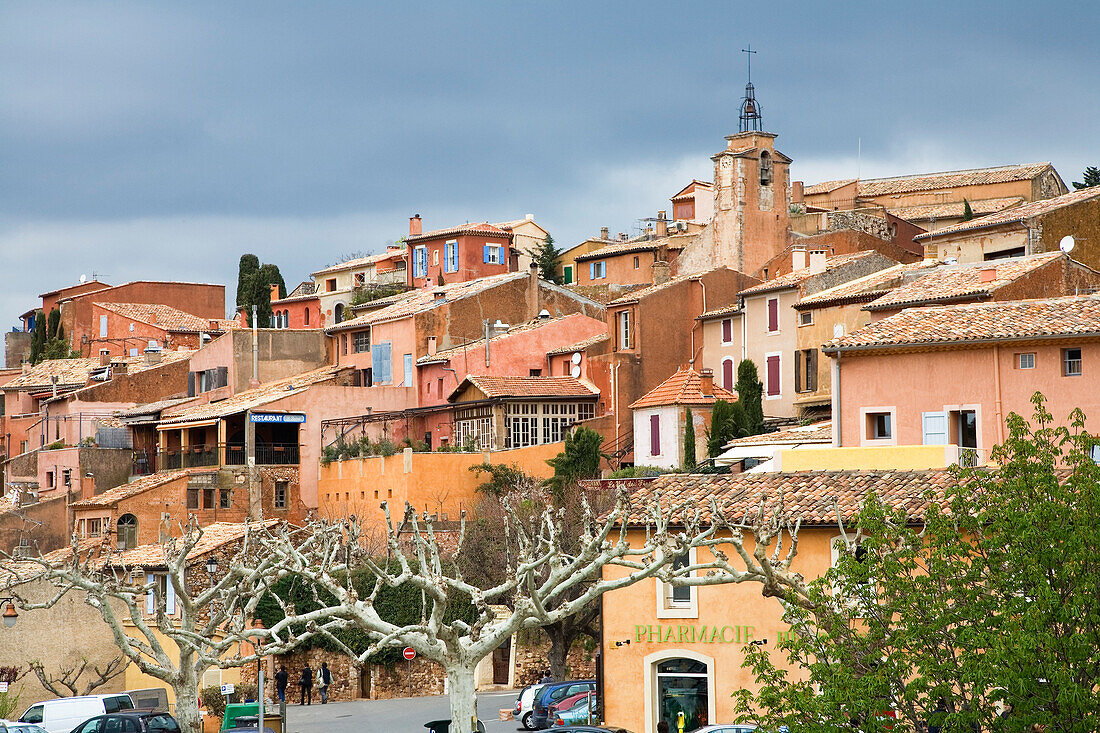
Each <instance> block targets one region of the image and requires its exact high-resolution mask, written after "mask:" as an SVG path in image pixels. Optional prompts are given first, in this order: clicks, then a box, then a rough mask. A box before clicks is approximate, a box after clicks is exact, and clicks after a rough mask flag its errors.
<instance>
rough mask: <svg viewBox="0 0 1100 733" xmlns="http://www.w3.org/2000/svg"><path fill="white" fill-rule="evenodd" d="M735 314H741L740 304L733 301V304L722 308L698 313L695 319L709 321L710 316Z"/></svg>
mask: <svg viewBox="0 0 1100 733" xmlns="http://www.w3.org/2000/svg"><path fill="white" fill-rule="evenodd" d="M735 315H741V306H740V305H738V304H737V303H734V304H733V305H727V306H725V307H724V308H714V309H712V310H709V311H706V312H705V313H700V314H699V316H698V317H697V318H696V319H695V320H697V321H709V320H710V319H712V318H722V317H723V316H735Z"/></svg>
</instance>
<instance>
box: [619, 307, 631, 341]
mask: <svg viewBox="0 0 1100 733" xmlns="http://www.w3.org/2000/svg"><path fill="white" fill-rule="evenodd" d="M617 320H618V322H619V350H620V351H625V350H627V349H630V348H632V347H633V343H632V341H631V338H630V337H631V335H632V334H631V333H630V311H629V310H625V311H621V312H620V313H619V315H618V319H617Z"/></svg>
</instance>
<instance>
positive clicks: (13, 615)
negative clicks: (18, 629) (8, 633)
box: [0, 598, 19, 629]
mask: <svg viewBox="0 0 1100 733" xmlns="http://www.w3.org/2000/svg"><path fill="white" fill-rule="evenodd" d="M0 603H6V604H7V605H6V606H5V607H4V614H3V615H4V626H5V627H6V628H9V629H10V628H11V627H12V626H15V622H16V621H17V620H18V619H19V612H18V611H16V610H15V604H14V603H12V599H11V598H0Z"/></svg>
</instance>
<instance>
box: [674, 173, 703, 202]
mask: <svg viewBox="0 0 1100 733" xmlns="http://www.w3.org/2000/svg"><path fill="white" fill-rule="evenodd" d="M693 187H703V188H708V189H713V188H714V184H713V183H711V182H710V181H700V180H699V179H698V178H693V179H692V181H691V183H689V184H688V185H686V186H684V187H683V188H681V189H680V190H679V191H677V192H676V193H674V194H672V195H671V196H670V197H669V199H668V200H669V201H675V200H676V199H680V198H687V197H688V195H687V194H688V190H689V189H691V188H693ZM692 193H694V191H693V192H692Z"/></svg>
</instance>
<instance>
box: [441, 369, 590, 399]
mask: <svg viewBox="0 0 1100 733" xmlns="http://www.w3.org/2000/svg"><path fill="white" fill-rule="evenodd" d="M471 385H472V386H474V387H476V388H477V389H479V390H481V392H482V394H484V395H485V396H486V397H487V398H488V399H506V398H529V399H553V398H559V399H576V398H578V397H582V398H584V397H589V398H594V397H597V396H599V394H600V391H599V390H598V389H596V387H595V386H593V385H592V384H591V383H590V382H587V381H585V380H582V379H574V378H573V377H496V376H487V375H486V376H479V375H474V374H469V375H467V376H466V378H465V379H463V380H462V383H461V384H460V385H458V386H457V387H455V389H454V391H453V392H451V394H450V395H449V396H448V397H447V401H448V402H454V401H455V399H456V398H457V397H458V395H460V394H461V393H462V392H463V391H465V390H466V388H467V387H469V386H471Z"/></svg>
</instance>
